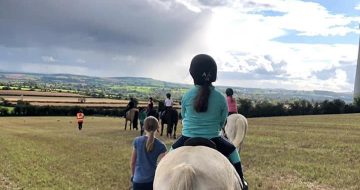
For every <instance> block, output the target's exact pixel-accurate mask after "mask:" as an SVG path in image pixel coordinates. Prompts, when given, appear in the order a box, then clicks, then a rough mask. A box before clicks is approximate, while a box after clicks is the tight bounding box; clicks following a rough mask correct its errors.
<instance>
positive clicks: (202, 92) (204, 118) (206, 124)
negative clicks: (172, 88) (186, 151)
mask: <svg viewBox="0 0 360 190" xmlns="http://www.w3.org/2000/svg"><path fill="white" fill-rule="evenodd" d="M190 74H191V76H192V78H193V80H194V84H195V86H194V87H193V88H191V89H190V90H189V91H188V92H187V93H185V94H184V96H183V98H182V100H181V115H182V117H183V130H182V136H181V137H180V138H179V139H178V140H177V141H176V142H175V143H174V144H173V145H172V147H171V148H172V149H176V148H178V147H181V146H184V143H185V141H187V140H188V139H190V138H193V137H202V138H206V139H210V140H211V141H213V142H214V143H215V144H216V147H217V150H218V151H219V152H221V153H222V154H223V155H224V156H225V157H227V158H228V159H229V161H230V162H231V163H232V165H233V166H234V168H235V169H236V171H237V173H238V174H239V176H240V178H241V181H242V183H243V184H246V183H244V182H245V180H244V175H243V172H242V167H241V162H240V155H239V153H238V151H237V150H236V148H235V146H234V145H233V144H231V143H230V142H228V141H227V140H225V139H223V138H222V137H221V136H220V134H219V132H220V130H221V128H222V127H223V125H224V122H225V120H226V117H227V115H228V107H227V103H226V100H225V97H224V96H223V95H222V94H221V93H220V92H219V91H218V90H216V89H215V88H214V86H212V82H215V80H216V75H217V65H216V62H215V61H214V59H213V58H212V57H210V56H208V55H205V54H200V55H197V56H195V57H194V58H193V59H192V61H191V65H190ZM244 189H247V186H246V187H245V188H244Z"/></svg>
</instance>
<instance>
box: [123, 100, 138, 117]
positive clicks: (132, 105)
mask: <svg viewBox="0 0 360 190" xmlns="http://www.w3.org/2000/svg"><path fill="white" fill-rule="evenodd" d="M136 106H137V101H136V100H135V98H133V97H131V98H130V101H129V103H128V104H127V106H126V108H125V110H124V117H126V112H128V111H129V110H131V109H133V108H136Z"/></svg>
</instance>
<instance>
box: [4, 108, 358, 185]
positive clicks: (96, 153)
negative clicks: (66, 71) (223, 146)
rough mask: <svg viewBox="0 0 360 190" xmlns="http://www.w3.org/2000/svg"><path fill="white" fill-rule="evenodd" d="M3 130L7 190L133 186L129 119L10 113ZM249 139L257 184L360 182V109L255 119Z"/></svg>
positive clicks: (251, 174) (248, 161)
mask: <svg viewBox="0 0 360 190" xmlns="http://www.w3.org/2000/svg"><path fill="white" fill-rule="evenodd" d="M180 127H181V126H180ZM0 131H1V132H0V189H16V188H23V189H124V190H125V189H128V187H129V185H130V183H129V182H130V181H129V177H130V170H129V159H130V152H131V144H132V140H133V138H134V137H135V136H137V135H138V134H139V132H138V131H124V123H123V119H122V118H121V119H120V118H112V117H87V118H86V120H85V125H84V130H83V131H78V130H77V128H76V123H75V118H74V117H4V118H0ZM178 131H179V130H178ZM162 139H163V138H162ZM171 143H172V140H167V139H166V144H167V146H168V147H169V146H170V144H171ZM244 143H245V144H244V147H243V150H242V152H241V160H242V163H243V165H244V170H245V177H246V179H247V180H248V182H249V184H250V188H251V189H254V190H257V189H261V190H262V189H263V190H268V189H279V190H282V189H315V190H320V189H325V190H332V189H353V190H357V189H360V183H359V181H360V170H359V168H360V156H359V155H360V146H359V145H360V114H348V115H321V116H296V117H269V118H251V119H249V130H248V134H247V136H246V138H245V142H244ZM194 159H201V158H194Z"/></svg>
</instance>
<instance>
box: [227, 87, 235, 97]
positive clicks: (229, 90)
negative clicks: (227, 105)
mask: <svg viewBox="0 0 360 190" xmlns="http://www.w3.org/2000/svg"><path fill="white" fill-rule="evenodd" d="M225 93H226V96H232V95H233V94H234V91H233V89H231V88H227V89H226V91H225Z"/></svg>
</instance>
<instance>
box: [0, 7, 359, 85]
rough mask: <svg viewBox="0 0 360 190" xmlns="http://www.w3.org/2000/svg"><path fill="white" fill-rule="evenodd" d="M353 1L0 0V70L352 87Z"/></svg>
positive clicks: (355, 43) (356, 35) (355, 36)
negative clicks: (210, 65)
mask: <svg viewBox="0 0 360 190" xmlns="http://www.w3.org/2000/svg"><path fill="white" fill-rule="evenodd" d="M359 23H360V0H316V1H315V0H104V1H94V0H62V1H48V0H29V1H21V0H0V71H12V72H31V73H69V74H79V75H89V76H100V77H122V76H135V77H150V78H154V79H159V80H164V81H169V82H177V83H189V84H190V83H192V79H191V77H190V75H189V72H188V70H189V65H190V61H191V59H192V58H193V57H194V56H195V55H197V54H200V53H205V54H209V55H211V56H212V57H213V58H214V59H215V61H216V62H217V65H218V79H217V81H216V82H215V85H225V86H237V87H252V88H280V89H290V90H328V91H336V92H352V91H353V89H354V79H355V70H356V62H357V57H358V44H359V35H360V33H359Z"/></svg>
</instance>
